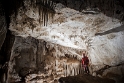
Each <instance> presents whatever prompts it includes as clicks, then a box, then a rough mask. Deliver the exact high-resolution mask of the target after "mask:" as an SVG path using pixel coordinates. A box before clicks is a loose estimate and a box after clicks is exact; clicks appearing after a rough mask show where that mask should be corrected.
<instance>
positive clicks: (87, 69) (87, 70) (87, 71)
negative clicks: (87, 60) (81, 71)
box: [86, 66, 90, 74]
mask: <svg viewBox="0 0 124 83" xmlns="http://www.w3.org/2000/svg"><path fill="white" fill-rule="evenodd" d="M86 73H87V74H89V73H90V71H89V67H88V66H86Z"/></svg>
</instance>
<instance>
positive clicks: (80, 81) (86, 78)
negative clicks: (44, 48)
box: [59, 74, 115, 83]
mask: <svg viewBox="0 0 124 83" xmlns="http://www.w3.org/2000/svg"><path fill="white" fill-rule="evenodd" d="M59 81H60V83H115V81H114V80H111V79H107V78H100V77H94V76H91V75H87V74H85V75H77V76H69V77H62V78H60V79H59Z"/></svg>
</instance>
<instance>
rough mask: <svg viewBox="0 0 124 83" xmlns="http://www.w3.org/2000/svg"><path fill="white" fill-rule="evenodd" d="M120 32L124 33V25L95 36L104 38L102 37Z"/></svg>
mask: <svg viewBox="0 0 124 83" xmlns="http://www.w3.org/2000/svg"><path fill="white" fill-rule="evenodd" d="M120 31H124V25H121V26H120V27H116V28H113V29H110V30H108V31H105V32H103V33H96V34H95V35H96V36H98V35H100V36H102V35H107V34H110V33H115V32H120Z"/></svg>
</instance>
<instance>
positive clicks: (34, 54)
mask: <svg viewBox="0 0 124 83" xmlns="http://www.w3.org/2000/svg"><path fill="white" fill-rule="evenodd" d="M71 51H76V53H77V54H80V50H76V49H72V48H67V47H63V46H60V45H56V44H53V43H50V42H46V41H44V40H37V39H34V38H32V37H28V38H22V37H16V38H15V42H14V45H13V49H12V54H11V58H10V62H9V82H16V81H20V80H24V79H25V80H26V83H33V81H35V82H38V83H40V82H43V83H44V82H47V83H57V80H58V79H59V78H60V77H65V76H73V75H77V74H81V73H82V67H81V64H80V60H79V59H78V58H76V57H77V55H76V54H75V55H71ZM74 57H75V58H74Z"/></svg>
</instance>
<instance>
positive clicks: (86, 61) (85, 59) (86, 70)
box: [82, 52, 89, 74]
mask: <svg viewBox="0 0 124 83" xmlns="http://www.w3.org/2000/svg"><path fill="white" fill-rule="evenodd" d="M82 56H83V57H82V67H83V71H84V73H87V74H89V67H88V65H89V59H88V57H87V56H86V52H85V53H84V52H83V53H82Z"/></svg>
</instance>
